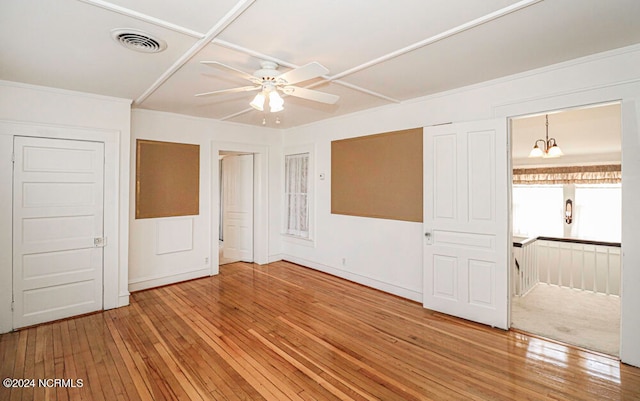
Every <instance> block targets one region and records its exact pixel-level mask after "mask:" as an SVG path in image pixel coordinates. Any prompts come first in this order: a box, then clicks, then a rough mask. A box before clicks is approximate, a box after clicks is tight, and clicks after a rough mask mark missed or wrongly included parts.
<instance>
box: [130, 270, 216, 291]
mask: <svg viewBox="0 0 640 401" xmlns="http://www.w3.org/2000/svg"><path fill="white" fill-rule="evenodd" d="M210 275H211V268H210V267H205V268H201V269H197V270H192V271H188V272H182V273H177V274H169V275H166V276H156V277H143V278H139V279H135V280H130V281H129V291H130V292H133V291H140V290H146V289H149V288H154V287H160V286H163V285H167V284H174V283H179V282H181V281H187V280H192V279H194V278H200V277H208V276H210Z"/></svg>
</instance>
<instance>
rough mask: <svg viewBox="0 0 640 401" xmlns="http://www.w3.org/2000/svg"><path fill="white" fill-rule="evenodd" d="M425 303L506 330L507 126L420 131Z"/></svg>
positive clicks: (501, 123)
mask: <svg viewBox="0 0 640 401" xmlns="http://www.w3.org/2000/svg"><path fill="white" fill-rule="evenodd" d="M424 183H425V185H424V190H425V191H424V229H425V238H424V244H425V245H424V270H423V272H424V275H423V280H424V282H423V304H424V307H425V308H429V309H432V310H436V311H439V312H443V313H446V314H449V315H453V316H458V317H461V318H464V319H468V320H472V321H475V322H480V323H484V324H487V325H491V326H495V327H500V328H503V329H507V328H508V324H507V320H508V319H507V317H508V295H509V294H508V268H509V263H508V261H509V258H508V247H507V235H508V227H507V221H508V220H507V217H508V205H507V129H506V120H504V119H503V120H499V121H498V120H490V121H480V122H470V123H459V124H451V125H442V126H436V127H428V128H425V129H424Z"/></svg>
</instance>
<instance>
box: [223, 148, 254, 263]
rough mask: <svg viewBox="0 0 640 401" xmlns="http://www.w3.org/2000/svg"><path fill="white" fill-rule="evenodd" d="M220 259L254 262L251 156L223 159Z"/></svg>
mask: <svg viewBox="0 0 640 401" xmlns="http://www.w3.org/2000/svg"><path fill="white" fill-rule="evenodd" d="M222 185H223V196H222V198H223V199H222V202H223V217H222V222H223V224H222V237H223V238H224V246H223V250H222V252H223V256H224V258H225V259H228V260H241V261H243V262H253V155H239V156H226V157H225V158H224V159H222Z"/></svg>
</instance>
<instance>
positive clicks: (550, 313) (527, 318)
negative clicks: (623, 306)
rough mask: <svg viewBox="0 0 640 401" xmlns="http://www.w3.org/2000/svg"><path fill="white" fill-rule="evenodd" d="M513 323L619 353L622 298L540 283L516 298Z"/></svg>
mask: <svg viewBox="0 0 640 401" xmlns="http://www.w3.org/2000/svg"><path fill="white" fill-rule="evenodd" d="M511 326H512V327H514V328H516V329H519V330H522V331H526V332H528V333H531V334H536V335H539V336H542V337H547V338H551V339H554V340H558V341H562V342H565V343H568V344H573V345H576V346H579V347H582V348H587V349H590V350H593V351H598V352H602V353H605V354H609V355H614V356H618V355H619V352H620V351H619V350H620V298H618V297H614V296H606V295H600V294H594V293H591V292H585V291H576V290H571V289H569V288H562V287H557V286H552V285H547V284H538V285H537V286H536V287H535V288H534V289H533V290H531V291H530V292H529V293H528V294H527V295H525V296H524V297H514V298H513V302H512V305H511Z"/></svg>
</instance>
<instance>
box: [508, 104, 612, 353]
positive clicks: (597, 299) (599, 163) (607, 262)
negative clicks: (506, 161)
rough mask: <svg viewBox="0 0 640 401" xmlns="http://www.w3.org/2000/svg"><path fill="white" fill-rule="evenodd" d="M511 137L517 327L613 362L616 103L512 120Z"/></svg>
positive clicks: (513, 320) (514, 319) (513, 304)
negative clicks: (605, 356) (556, 149)
mask: <svg viewBox="0 0 640 401" xmlns="http://www.w3.org/2000/svg"><path fill="white" fill-rule="evenodd" d="M547 124H548V125H547ZM547 132H548V136H547ZM511 138H512V165H513V168H514V170H513V183H512V219H511V221H512V224H513V227H512V231H513V258H512V274H511V277H512V279H511V294H512V302H511V327H512V328H514V329H518V330H521V331H524V332H527V333H532V334H536V335H539V336H543V337H547V338H551V339H555V340H558V341H561V342H565V343H569V344H572V345H576V346H579V347H583V348H586V349H590V350H593V351H598V352H602V353H606V354H609V355H614V356H617V355H618V354H619V338H620V295H621V294H620V277H621V253H620V249H621V243H620V241H621V221H622V215H621V214H622V213H621V187H622V182H621V169H622V161H621V112H620V104H619V103H609V104H602V105H597V106H590V107H583V108H576V109H570V110H561V111H553V112H548V113H543V114H536V115H530V116H522V117H518V118H513V119H512V120H511ZM534 144H535V145H536V146H537V147H538V149H540V150H541V152H538V153H542V157H529V154H530V152H531V150H532V149H533V148H534ZM554 145H557V146H558V147H560V148H561V150H562V153H563V155H561V156H559V157H550V156H552V155H550V154H549V153H547V152H546V151H545V150H546V149H545V148H553V146H554ZM534 153H535V152H534Z"/></svg>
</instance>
